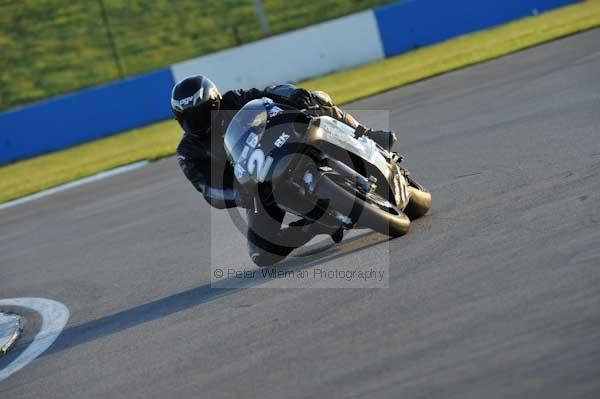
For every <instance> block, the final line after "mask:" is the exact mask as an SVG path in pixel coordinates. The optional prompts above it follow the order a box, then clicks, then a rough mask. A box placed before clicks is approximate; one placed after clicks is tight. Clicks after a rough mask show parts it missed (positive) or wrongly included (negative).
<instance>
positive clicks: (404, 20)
mask: <svg viewBox="0 0 600 399" xmlns="http://www.w3.org/2000/svg"><path fill="white" fill-rule="evenodd" d="M580 1H581V0H452V1H449V0H407V1H404V2H401V3H395V4H391V5H388V6H383V7H379V8H377V9H375V15H376V17H377V23H378V24H379V33H380V35H381V41H382V42H383V48H384V51H385V55H386V56H387V57H389V56H393V55H396V54H400V53H403V52H406V51H410V50H413V49H415V48H418V47H422V46H427V45H430V44H434V43H438V42H441V41H444V40H447V39H450V38H452V37H456V36H459V35H463V34H465V33H469V32H473V31H477V30H482V29H486V28H490V27H492V26H496V25H500V24H503V23H506V22H509V21H512V20H515V19H518V18H523V17H526V16H530V15H533V14H535V13H538V12H539V13H541V12H544V11H548V10H551V9H553V8H557V7H562V6H566V5H568V4H572V3H578V2H580Z"/></svg>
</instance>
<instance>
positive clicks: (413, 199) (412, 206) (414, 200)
mask: <svg viewBox="0 0 600 399" xmlns="http://www.w3.org/2000/svg"><path fill="white" fill-rule="evenodd" d="M408 189H409V190H410V201H409V202H408V205H407V206H406V208H405V209H404V213H406V215H407V216H408V217H409V218H410V220H416V219H419V218H421V217H423V216H425V214H426V213H427V212H429V209H431V193H430V192H428V191H425V190H420V189H418V188H417V187H414V186H410V187H409V188H408Z"/></svg>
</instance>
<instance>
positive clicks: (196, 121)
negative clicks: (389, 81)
mask: <svg viewBox="0 0 600 399" xmlns="http://www.w3.org/2000/svg"><path fill="white" fill-rule="evenodd" d="M263 97H267V98H270V99H272V100H273V101H275V102H277V103H282V104H286V105H288V106H292V107H294V108H297V109H299V110H302V111H303V112H305V113H307V114H309V115H312V116H323V115H326V116H330V117H332V118H335V119H337V120H339V121H342V122H343V123H345V124H347V125H349V126H351V127H353V128H354V129H356V131H355V134H356V136H361V135H366V136H368V137H370V138H371V139H373V140H374V141H376V142H377V143H378V144H379V145H381V146H382V147H384V148H386V149H391V147H392V145H393V144H394V142H395V141H396V136H395V134H394V132H385V131H376V130H372V129H368V128H366V127H364V126H362V125H360V124H359V123H358V122H357V121H356V120H355V119H354V118H353V117H352V116H351V115H349V114H347V113H346V112H344V111H342V110H341V109H340V108H338V107H337V106H335V105H334V104H333V103H332V101H331V98H330V97H329V95H328V94H326V93H324V92H321V91H315V92H312V93H310V92H308V91H307V90H304V89H301V88H297V87H295V86H293V85H289V84H280V85H273V86H269V87H267V88H266V89H265V90H259V89H250V90H232V91H228V92H226V93H225V94H223V95H221V94H220V93H219V90H218V89H217V87H216V86H215V84H214V83H213V82H212V81H211V80H210V79H208V78H206V77H204V76H202V75H196V76H190V77H188V78H186V79H184V80H182V81H180V82H178V83H177V84H176V85H175V87H174V88H173V92H172V94H171V108H172V110H173V114H174V116H175V119H176V120H177V121H178V122H179V124H180V125H181V127H182V129H183V130H184V135H183V139H182V140H181V143H180V144H179V146H178V148H177V160H178V162H179V165H180V166H181V169H182V170H183V173H184V174H185V176H186V177H187V179H188V180H189V181H190V182H191V183H192V184H193V185H194V187H195V188H196V189H197V190H198V191H200V192H201V193H202V194H203V196H204V198H205V199H206V201H208V203H210V204H211V205H212V206H213V207H215V208H218V209H225V208H233V207H236V206H241V207H244V208H247V209H249V210H248V220H247V223H248V250H249V253H250V257H251V258H252V261H253V262H254V263H255V264H257V265H259V266H268V265H272V264H274V263H277V262H279V261H281V260H282V259H284V258H285V257H286V256H287V255H289V253H290V252H292V251H293V250H294V249H295V248H298V247H300V246H302V245H304V244H305V243H307V242H308V241H310V240H311V239H312V238H313V237H314V236H315V235H317V234H329V235H331V237H332V239H333V240H334V242H336V243H338V242H340V241H341V240H342V238H343V230H342V229H341V228H340V229H338V230H335V231H331V230H328V229H327V228H325V227H323V226H321V225H320V224H318V223H310V222H308V221H306V220H305V219H300V220H298V221H296V222H293V223H290V224H289V226H288V227H284V228H282V223H283V218H284V216H285V211H283V210H282V209H280V208H277V207H270V208H269V209H264V208H263V206H262V205H260V204H258V205H257V204H250V203H248V200H246V199H244V198H243V196H241V195H236V191H235V189H234V177H233V175H234V174H233V167H232V166H231V165H230V164H229V162H228V160H227V157H226V155H225V149H224V147H223V137H224V135H225V131H226V130H227V127H228V125H229V122H230V121H231V119H232V118H233V117H234V115H235V114H236V112H237V111H238V110H239V109H241V108H242V107H243V106H244V105H245V104H246V103H248V102H250V101H252V100H255V99H260V98H263Z"/></svg>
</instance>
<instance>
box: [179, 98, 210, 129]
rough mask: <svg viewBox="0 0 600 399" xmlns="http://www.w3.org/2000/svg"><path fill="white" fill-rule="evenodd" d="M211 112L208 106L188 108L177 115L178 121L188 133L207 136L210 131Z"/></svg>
mask: <svg viewBox="0 0 600 399" xmlns="http://www.w3.org/2000/svg"><path fill="white" fill-rule="evenodd" d="M210 111H211V109H210V107H209V106H208V104H202V105H200V106H198V107H192V108H188V109H186V110H184V111H183V112H180V113H179V115H177V121H179V124H180V125H181V128H182V129H183V130H185V131H186V132H188V133H191V134H199V135H202V134H206V133H208V131H209V130H210Z"/></svg>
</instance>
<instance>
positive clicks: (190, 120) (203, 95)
mask: <svg viewBox="0 0 600 399" xmlns="http://www.w3.org/2000/svg"><path fill="white" fill-rule="evenodd" d="M220 104H221V94H220V93H219V90H218V89H217V86H215V84H214V83H213V82H212V81H211V80H210V79H208V78H206V77H204V76H202V75H196V76H190V77H187V78H185V79H183V80H182V81H180V82H178V83H177V84H176V85H175V87H173V92H172V93H171V109H172V110H173V115H174V116H175V119H177V122H179V124H180V125H181V128H182V129H183V130H185V131H186V132H188V133H192V134H197V135H205V134H207V133H208V132H209V130H210V112H211V111H218V110H219V106H220Z"/></svg>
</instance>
